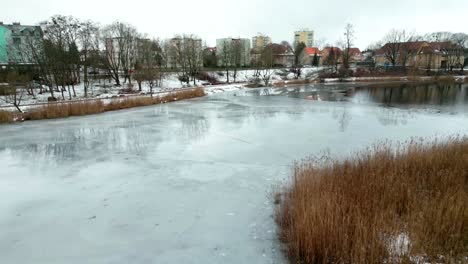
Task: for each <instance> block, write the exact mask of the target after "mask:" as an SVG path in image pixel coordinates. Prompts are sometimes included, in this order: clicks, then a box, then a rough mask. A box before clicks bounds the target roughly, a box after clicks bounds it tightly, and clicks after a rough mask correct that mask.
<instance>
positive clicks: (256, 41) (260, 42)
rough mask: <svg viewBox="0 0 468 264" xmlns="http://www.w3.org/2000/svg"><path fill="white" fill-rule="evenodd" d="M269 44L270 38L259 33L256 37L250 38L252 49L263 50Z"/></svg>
mask: <svg viewBox="0 0 468 264" xmlns="http://www.w3.org/2000/svg"><path fill="white" fill-rule="evenodd" d="M270 44H271V38H270V37H269V36H266V35H263V34H261V33H258V34H257V36H255V37H253V38H252V48H253V49H264V48H265V47H266V46H268V45H270Z"/></svg>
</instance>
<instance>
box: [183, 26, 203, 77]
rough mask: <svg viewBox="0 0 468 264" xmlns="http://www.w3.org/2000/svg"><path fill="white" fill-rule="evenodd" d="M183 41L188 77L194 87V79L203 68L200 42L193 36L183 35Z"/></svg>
mask: <svg viewBox="0 0 468 264" xmlns="http://www.w3.org/2000/svg"><path fill="white" fill-rule="evenodd" d="M183 39H184V41H183V45H184V50H185V51H184V54H185V56H186V61H187V66H188V75H189V76H190V77H191V78H192V81H193V85H196V77H197V76H198V74H199V73H200V70H201V67H202V66H203V47H202V41H201V39H200V38H198V37H197V36H195V35H184V37H183Z"/></svg>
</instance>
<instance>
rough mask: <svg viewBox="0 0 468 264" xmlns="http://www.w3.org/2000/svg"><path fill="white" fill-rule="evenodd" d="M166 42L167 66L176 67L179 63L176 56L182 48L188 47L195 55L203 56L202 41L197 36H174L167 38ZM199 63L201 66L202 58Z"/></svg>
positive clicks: (178, 55)
mask: <svg viewBox="0 0 468 264" xmlns="http://www.w3.org/2000/svg"><path fill="white" fill-rule="evenodd" d="M167 43H168V47H167V48H168V53H169V54H168V56H167V62H166V63H167V67H169V68H177V67H179V66H180V65H179V64H180V62H179V61H178V58H179V57H180V54H179V53H181V52H183V50H184V49H186V48H188V49H191V50H193V51H194V52H195V53H196V55H197V56H200V57H203V43H202V40H201V39H199V38H189V37H176V38H172V39H169V40H167ZM199 63H200V65H199V66H203V59H200V60H199Z"/></svg>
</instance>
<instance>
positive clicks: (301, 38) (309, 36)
mask: <svg viewBox="0 0 468 264" xmlns="http://www.w3.org/2000/svg"><path fill="white" fill-rule="evenodd" d="M301 42H304V44H305V45H306V47H308V48H312V47H313V46H314V31H313V30H308V29H305V30H301V31H296V32H294V42H293V47H294V48H295V47H297V44H299V43H301Z"/></svg>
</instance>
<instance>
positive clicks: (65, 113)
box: [0, 88, 205, 123]
mask: <svg viewBox="0 0 468 264" xmlns="http://www.w3.org/2000/svg"><path fill="white" fill-rule="evenodd" d="M204 95H205V91H204V90H203V89H202V88H196V89H191V90H183V91H176V92H172V93H170V94H167V95H165V96H161V97H160V96H152V97H149V96H135V97H123V98H116V99H113V100H112V101H111V102H109V103H108V104H105V103H104V102H103V101H102V100H88V101H78V102H69V103H50V104H46V105H43V106H40V107H38V108H35V109H34V110H31V111H30V112H27V113H24V114H22V115H21V118H22V119H24V120H42V119H55V118H65V117H70V116H83V115H91V114H98V113H103V112H107V111H115V110H121V109H127V108H132V107H140V106H148V105H155V104H161V103H168V102H173V101H178V100H184V99H190V98H195V97H201V96H204ZM12 121H13V115H12V114H11V113H10V112H7V111H0V123H8V122H12Z"/></svg>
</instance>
